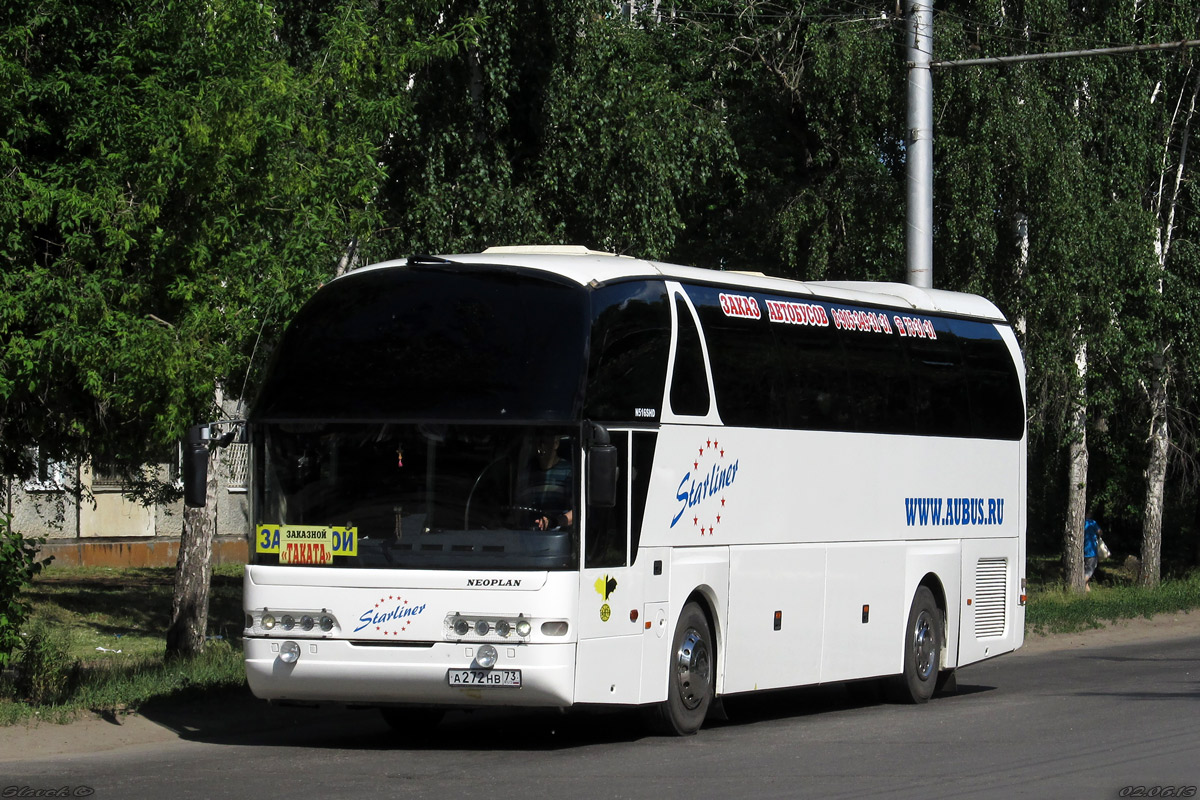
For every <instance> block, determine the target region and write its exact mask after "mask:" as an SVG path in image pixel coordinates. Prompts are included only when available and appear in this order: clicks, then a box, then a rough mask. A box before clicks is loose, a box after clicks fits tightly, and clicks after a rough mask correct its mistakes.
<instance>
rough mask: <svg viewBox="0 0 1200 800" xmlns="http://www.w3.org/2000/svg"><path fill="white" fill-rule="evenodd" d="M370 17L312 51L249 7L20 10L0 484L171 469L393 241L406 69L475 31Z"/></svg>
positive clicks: (352, 12) (323, 34)
mask: <svg viewBox="0 0 1200 800" xmlns="http://www.w3.org/2000/svg"><path fill="white" fill-rule="evenodd" d="M367 9H368V7H366V6H361V5H360V4H358V3H354V2H347V3H337V4H332V5H330V6H328V8H327V9H326V10H327V13H326V14H325V15H324V16H323V17H321V18H320V22H321V24H320V25H319V26H318V25H314V26H313V27H312V29H311V30H309V29H306V30H305V32H304V33H305V34H306V35H307V36H302V37H300V38H301V39H302V40H303V42H302V45H303V46H302V45H301V44H296V43H295V42H294V41H289V39H288V38H287V37H284V36H281V35H280V27H281V24H282V22H283V19H282V18H281V17H280V15H279V14H277V13H276V11H275V9H274V8H273V7H272V6H270V5H263V4H261V3H257V2H247V1H246V0H216V2H213V1H212V0H172V2H167V3H159V4H153V5H146V4H142V3H135V2H118V3H110V2H84V3H76V2H70V3H66V2H56V1H54V0H52V1H51V2H47V3H39V4H33V5H29V4H26V5H20V4H16V5H9V6H6V10H5V12H4V17H3V20H2V28H0V40H2V41H3V43H4V46H3V47H0V74H3V75H4V76H5V78H6V86H7V87H8V88H7V90H6V93H5V97H4V98H3V99H2V100H0V120H4V122H5V124H4V125H2V126H0V171H2V173H3V174H4V175H5V176H6V177H5V180H4V181H3V182H0V208H2V209H3V210H2V212H0V376H3V377H2V378H0V443H2V444H0V472H2V473H3V474H8V475H18V476H24V475H28V474H29V473H30V471H31V469H32V466H33V465H32V462H31V461H30V458H29V448H31V447H33V446H37V447H39V448H40V450H41V453H42V454H43V455H47V456H50V457H52V458H56V459H63V458H66V457H72V456H73V457H79V456H84V455H90V456H91V457H92V458H94V459H95V460H97V461H98V462H100V463H103V464H105V465H107V466H109V467H110V468H121V469H124V470H125V471H126V472H130V473H132V472H133V471H135V470H136V469H137V467H139V466H140V465H141V464H142V463H146V462H153V461H157V460H159V457H160V456H161V455H162V454H163V452H164V451H165V450H166V448H168V447H169V446H170V445H171V443H173V442H174V441H177V440H178V438H179V437H180V435H181V433H182V431H183V430H184V428H185V427H186V426H187V425H188V424H189V423H191V422H192V421H194V420H196V419H204V418H210V417H211V416H212V414H213V412H212V410H211V409H210V406H211V403H212V397H213V387H214V385H215V384H216V383H222V384H224V385H225V387H226V391H227V392H228V393H231V394H237V393H239V392H240V391H241V389H242V387H243V386H244V385H245V384H246V380H245V376H246V374H247V372H248V370H250V369H251V356H252V354H253V353H255V351H256V349H257V347H258V345H259V344H260V343H261V342H262V340H264V339H265V340H266V341H270V339H271V338H272V337H273V336H274V335H276V334H277V333H278V331H279V330H280V329H281V327H282V325H283V323H284V321H285V320H287V319H289V318H290V316H291V315H292V314H293V313H294V311H295V309H296V308H297V307H298V305H299V303H300V302H302V301H303V299H305V298H306V297H307V296H308V295H309V294H311V292H312V291H313V289H315V287H316V286H317V285H318V284H319V283H320V282H321V281H323V280H325V279H327V278H328V277H329V276H331V275H332V274H333V272H334V271H335V269H336V267H337V265H338V262H339V260H340V259H343V258H344V257H345V256H346V255H347V251H348V249H352V244H353V243H354V242H357V241H359V240H360V239H363V238H366V237H369V236H370V234H371V232H372V230H374V229H375V228H377V227H378V224H379V222H378V219H379V218H378V214H377V209H376V208H375V207H374V206H373V205H372V203H373V199H374V196H375V193H376V191H377V187H378V185H379V183H380V180H381V177H382V173H381V166H380V163H379V160H378V157H377V151H378V150H379V148H380V147H381V146H382V145H383V143H384V140H385V138H386V137H387V136H388V135H389V134H390V132H392V131H394V130H396V129H397V128H398V127H400V126H403V125H404V124H405V117H406V114H409V109H410V105H409V99H408V94H407V92H406V91H404V82H405V81H406V80H407V73H406V70H411V69H416V68H420V67H422V66H424V65H428V64H431V63H432V62H433V61H434V60H436V59H437V58H440V57H444V56H445V55H447V54H448V53H450V52H453V51H454V50H455V48H456V41H457V39H456V37H458V36H461V35H465V33H469V27H470V25H469V24H468V22H466V21H464V22H463V25H464V26H466V29H465V32H464V30H463V29H459V28H452V29H451V30H448V31H444V32H441V33H435V34H433V35H421V36H419V35H418V34H417V33H416V32H415V31H414V29H413V23H412V19H411V16H410V15H405V14H397V13H395V12H396V10H397V9H396V8H395V7H394V6H393V4H380V6H379V7H376V8H374V10H373V11H368V10H367ZM289 44H290V45H291V46H289ZM381 45H386V49H385V48H383V47H381ZM306 48H307V49H306ZM317 54H319V55H320V58H316V55H317ZM264 349H265V348H264Z"/></svg>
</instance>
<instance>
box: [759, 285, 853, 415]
mask: <svg viewBox="0 0 1200 800" xmlns="http://www.w3.org/2000/svg"><path fill="white" fill-rule="evenodd" d="M784 302H788V300H784ZM817 305H818V304H814V303H809V306H813V307H815V306H817ZM820 308H821V309H822V310H823V311H824V314H825V315H824V317H822V318H820V319H822V320H824V322H825V323H828V321H829V315H828V314H829V312H828V309H827V308H825V307H824V306H820ZM774 334H775V343H776V352H777V353H778V362H779V380H780V381H781V384H782V386H781V388H782V393H783V398H784V399H783V415H784V425H786V426H787V427H789V428H802V429H807V430H814V431H831V430H841V429H845V428H846V426H847V424H848V423H849V422H850V420H849V414H848V409H847V406H846V402H845V397H846V368H845V360H844V358H843V356H842V351H841V347H840V345H839V344H838V341H837V337H836V336H835V335H834V330H833V327H832V326H831V325H828V324H810V325H795V324H786V323H785V324H777V325H775V330H774Z"/></svg>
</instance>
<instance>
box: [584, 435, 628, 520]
mask: <svg viewBox="0 0 1200 800" xmlns="http://www.w3.org/2000/svg"><path fill="white" fill-rule="evenodd" d="M590 433H591V436H590V443H589V444H588V451H587V502H588V505H589V506H592V507H593V508H613V507H614V506H616V504H617V482H618V480H619V478H620V475H621V464H620V458H619V457H618V453H617V448H616V446H615V445H613V444H612V443H611V441H610V440H609V438H608V431H607V430H605V429H604V428H603V427H602V426H600V425H596V424H593V425H592V426H591V431H590Z"/></svg>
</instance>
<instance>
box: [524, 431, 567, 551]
mask: <svg viewBox="0 0 1200 800" xmlns="http://www.w3.org/2000/svg"><path fill="white" fill-rule="evenodd" d="M562 438H563V437H561V436H554V435H551V434H545V433H539V434H536V435H535V436H534V438H533V454H532V458H531V463H530V465H529V468H528V485H527V486H526V487H525V489H524V490H522V492H521V500H522V502H523V503H524V504H525V505H526V506H527V507H530V508H534V509H536V510H537V511H536V513H537V514H538V516H537V517H536V518H535V520H534V526H535V527H536V528H537V529H538V530H539V531H552V530H561V529H563V528H570V527H571V525H572V523H574V521H575V512H574V511H573V510H572V509H571V506H572V503H571V494H572V492H571V482H572V480H573V478H572V475H573V473H574V470H573V469H572V466H571V460H570V457H569V456H567V457H564V456H563V455H562V454H561V453H560V452H559V444H560V442H561V440H562Z"/></svg>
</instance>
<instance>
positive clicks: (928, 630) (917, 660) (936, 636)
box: [892, 586, 944, 703]
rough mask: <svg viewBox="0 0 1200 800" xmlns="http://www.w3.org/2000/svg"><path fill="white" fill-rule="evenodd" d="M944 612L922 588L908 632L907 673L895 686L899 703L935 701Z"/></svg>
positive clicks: (915, 599)
mask: <svg viewBox="0 0 1200 800" xmlns="http://www.w3.org/2000/svg"><path fill="white" fill-rule="evenodd" d="M942 638H943V637H942V612H941V610H939V609H938V607H937V602H936V601H935V600H934V599H933V593H932V592H930V591H929V589H928V588H926V587H924V586H921V587H919V588H918V589H917V593H916V595H914V596H913V602H912V608H911V609H910V610H909V612H908V626H907V627H906V628H905V632H904V672H902V673H900V674H899V675H897V676H896V677H895V678H894V679H893V682H892V698H893V700H894V701H895V702H898V703H924V702H927V701H928V700H929V698H930V697H933V692H934V689H936V688H937V684H938V670H939V667H940V666H941V661H942V647H943V646H944V642H943V641H942Z"/></svg>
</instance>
